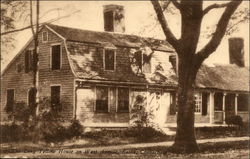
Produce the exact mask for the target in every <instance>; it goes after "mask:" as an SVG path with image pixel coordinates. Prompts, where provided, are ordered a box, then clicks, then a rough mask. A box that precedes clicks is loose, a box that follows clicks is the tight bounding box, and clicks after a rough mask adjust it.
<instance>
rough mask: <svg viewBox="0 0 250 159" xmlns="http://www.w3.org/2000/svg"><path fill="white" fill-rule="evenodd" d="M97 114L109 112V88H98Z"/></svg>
mask: <svg viewBox="0 0 250 159" xmlns="http://www.w3.org/2000/svg"><path fill="white" fill-rule="evenodd" d="M95 110H96V112H108V87H96V109H95Z"/></svg>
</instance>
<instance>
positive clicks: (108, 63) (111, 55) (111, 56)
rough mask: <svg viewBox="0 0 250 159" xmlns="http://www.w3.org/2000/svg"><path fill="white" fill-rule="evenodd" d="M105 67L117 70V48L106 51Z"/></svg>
mask: <svg viewBox="0 0 250 159" xmlns="http://www.w3.org/2000/svg"><path fill="white" fill-rule="evenodd" d="M104 69H105V70H115V50H105V51H104Z"/></svg>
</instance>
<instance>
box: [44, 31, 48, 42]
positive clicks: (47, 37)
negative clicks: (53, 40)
mask: <svg viewBox="0 0 250 159" xmlns="http://www.w3.org/2000/svg"><path fill="white" fill-rule="evenodd" d="M44 33H46V36H47V38H46V41H45V40H44V36H43V35H44ZM48 41H49V33H48V31H43V32H42V42H43V43H46V42H48Z"/></svg>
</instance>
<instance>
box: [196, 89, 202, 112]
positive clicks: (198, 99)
mask: <svg viewBox="0 0 250 159" xmlns="http://www.w3.org/2000/svg"><path fill="white" fill-rule="evenodd" d="M194 100H195V112H196V113H200V112H201V104H202V97H201V93H195V95H194Z"/></svg>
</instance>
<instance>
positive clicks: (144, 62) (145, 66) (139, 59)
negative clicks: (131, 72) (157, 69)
mask: <svg viewBox="0 0 250 159" xmlns="http://www.w3.org/2000/svg"><path fill="white" fill-rule="evenodd" d="M134 58H135V60H136V64H137V65H138V67H139V69H140V70H141V71H142V72H143V73H151V63H150V59H151V57H150V56H147V55H146V54H145V53H142V51H137V52H136V53H135V55H134Z"/></svg>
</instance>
